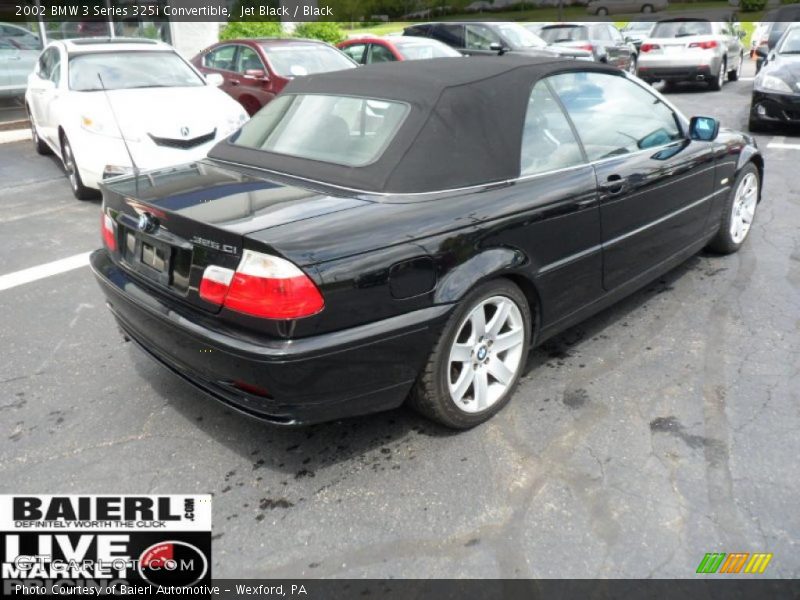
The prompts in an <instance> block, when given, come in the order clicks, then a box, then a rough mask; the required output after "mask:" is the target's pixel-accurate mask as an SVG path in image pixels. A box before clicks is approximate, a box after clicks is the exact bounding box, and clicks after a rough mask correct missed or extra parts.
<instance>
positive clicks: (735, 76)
mask: <svg viewBox="0 0 800 600" xmlns="http://www.w3.org/2000/svg"><path fill="white" fill-rule="evenodd" d="M743 63H744V56H743V55H742V56H740V57H739V66H737V67H736V68H735V69H734V70H733V71H728V81H739V74H740V71H741V70H742V64H743Z"/></svg>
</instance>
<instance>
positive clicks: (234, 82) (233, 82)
mask: <svg viewBox="0 0 800 600" xmlns="http://www.w3.org/2000/svg"><path fill="white" fill-rule="evenodd" d="M240 83H241V81H236V80H235V79H231V85H239V84H240Z"/></svg>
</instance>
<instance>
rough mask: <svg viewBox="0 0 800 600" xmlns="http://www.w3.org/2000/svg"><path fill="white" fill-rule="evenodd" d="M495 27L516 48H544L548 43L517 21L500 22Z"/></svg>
mask: <svg viewBox="0 0 800 600" xmlns="http://www.w3.org/2000/svg"><path fill="white" fill-rule="evenodd" d="M495 27H497V30H498V31H499V32H500V34H501V35H502V36H503V37H504V38H505V39H507V40H508V41H509V42H511V45H512V46H513V47H514V48H542V47H544V46H546V45H547V42H545V41H544V40H543V39H542V38H540V37H539V36H538V35H536V34H535V33H532V32H531V31H528V30H527V29H525V28H524V27H523V26H522V25H517V24H516V23H498V24H497V25H496V26H495Z"/></svg>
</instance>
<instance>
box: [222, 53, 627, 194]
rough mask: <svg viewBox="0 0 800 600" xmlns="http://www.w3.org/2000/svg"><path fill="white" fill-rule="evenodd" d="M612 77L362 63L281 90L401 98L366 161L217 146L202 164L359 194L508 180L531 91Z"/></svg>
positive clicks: (543, 66)
mask: <svg viewBox="0 0 800 600" xmlns="http://www.w3.org/2000/svg"><path fill="white" fill-rule="evenodd" d="M575 70H580V71H601V72H608V73H613V74H621V71H619V70H618V69H615V68H613V67H609V66H606V65H603V64H600V63H587V62H585V61H575V60H569V59H562V58H541V57H528V56H519V55H506V56H496V57H473V58H463V59H460V58H438V59H432V60H415V61H405V62H395V63H383V64H376V65H368V66H365V67H360V68H358V69H351V70H347V71H337V72H331V73H320V74H316V75H309V76H307V77H301V78H298V79H295V80H294V81H292V82H291V83H290V84H289V85H288V86H286V88H285V89H284V91H283V93H284V94H332V95H345V96H358V97H366V98H375V99H381V100H396V101H402V102H406V103H408V104H409V105H410V107H411V110H410V111H409V113H408V115H407V117H406V118H405V120H404V121H403V123H402V125H401V126H400V128H399V130H398V131H397V134H396V135H395V137H394V138H393V139H392V141H391V143H390V144H389V145H388V146H387V148H386V150H385V151H384V152H383V154H382V155H381V156H380V157H379V158H378V159H377V160H376V161H375V162H373V163H371V164H368V165H365V166H361V167H347V166H342V165H336V164H331V163H326V162H321V161H316V160H309V159H304V158H297V157H293V156H287V155H283V154H277V153H274V152H266V151H263V150H256V149H253V148H247V147H244V146H237V145H235V144H231V143H229V142H227V141H223V142H221V143H219V144H218V145H217V146H215V147H214V148H213V149H212V150H211V152H210V153H209V157H210V158H212V159H213V158H217V159H220V160H226V161H231V162H235V163H241V164H244V165H251V166H253V167H256V168H262V169H268V170H271V171H275V172H278V173H286V174H289V175H294V176H297V177H302V178H305V179H310V180H313V181H318V182H322V183H325V184H329V185H334V186H338V187H345V188H349V189H353V190H360V191H366V192H385V193H399V194H402V193H418V192H434V191H439V190H446V189H453V188H460V187H467V186H472V185H481V184H485V183H492V182H496V181H503V180H506V179H513V178H515V177H518V176H519V173H520V147H521V143H522V130H523V122H524V119H525V112H526V110H527V107H528V99H529V97H530V92H531V88H532V87H533V85H534V84H535V83H536V82H537V81H538V80H539V79H541V78H543V77H546V76H548V75H552V74H554V73H561V72H566V71H575Z"/></svg>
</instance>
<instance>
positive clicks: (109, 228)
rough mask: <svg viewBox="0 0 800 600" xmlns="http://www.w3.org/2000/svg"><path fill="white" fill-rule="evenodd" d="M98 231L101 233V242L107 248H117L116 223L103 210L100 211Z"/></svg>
mask: <svg viewBox="0 0 800 600" xmlns="http://www.w3.org/2000/svg"><path fill="white" fill-rule="evenodd" d="M100 231H101V232H102V233H103V242H104V243H105V245H106V247H107V248H108V249H109V250H116V249H117V224H116V223H114V219H112V218H111V217H110V216H109V215H107V214H106V213H105V212H101V213H100Z"/></svg>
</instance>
